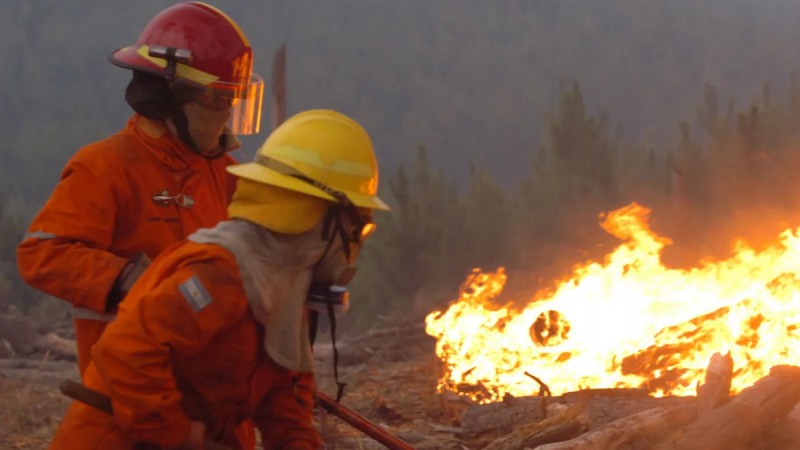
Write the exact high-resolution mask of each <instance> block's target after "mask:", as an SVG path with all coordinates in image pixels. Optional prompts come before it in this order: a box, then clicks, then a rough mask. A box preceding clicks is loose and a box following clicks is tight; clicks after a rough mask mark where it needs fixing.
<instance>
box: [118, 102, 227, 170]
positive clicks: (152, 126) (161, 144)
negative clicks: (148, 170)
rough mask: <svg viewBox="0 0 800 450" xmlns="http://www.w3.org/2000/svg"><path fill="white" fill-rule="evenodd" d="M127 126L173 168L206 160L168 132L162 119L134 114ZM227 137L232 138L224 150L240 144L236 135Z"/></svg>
mask: <svg viewBox="0 0 800 450" xmlns="http://www.w3.org/2000/svg"><path fill="white" fill-rule="evenodd" d="M127 128H128V130H130V131H131V132H132V133H133V134H134V135H136V136H137V137H138V138H139V139H141V140H143V141H144V142H145V144H146V145H145V146H146V147H147V149H148V150H149V151H150V152H151V153H153V154H154V155H155V156H156V157H157V158H158V159H159V160H161V161H162V162H163V163H164V164H166V165H167V166H168V167H169V168H171V169H173V170H185V169H187V168H192V167H196V166H199V165H204V164H206V162H207V161H208V160H207V159H206V158H204V157H202V156H201V155H198V154H197V153H195V152H193V151H191V150H190V149H189V148H188V147H187V146H186V145H185V144H184V143H183V142H181V141H180V139H178V138H177V137H176V136H174V135H173V134H172V133H170V132H169V130H168V129H167V125H166V124H165V123H164V122H163V121H160V120H152V119H148V118H146V117H144V116H141V115H139V114H134V115H133V116H132V117H131V118H130V119H129V120H128V124H127ZM229 138H232V139H228V141H229V142H230V143H231V145H229V147H230V148H228V149H226V151H231V150H234V149H236V148H238V147H239V146H240V145H241V144H240V142H239V140H238V139H236V136H233V135H231V136H229Z"/></svg>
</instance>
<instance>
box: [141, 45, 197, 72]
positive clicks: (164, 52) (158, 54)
mask: <svg viewBox="0 0 800 450" xmlns="http://www.w3.org/2000/svg"><path fill="white" fill-rule="evenodd" d="M147 54H148V55H150V56H152V57H154V58H161V59H163V60H165V61H166V62H167V67H165V68H164V78H166V79H167V80H169V81H173V80H175V78H176V77H177V73H176V71H177V67H178V63H181V64H189V63H191V62H192V51H191V50H188V49H185V48H176V47H165V46H163V45H154V46H152V47H150V49H149V50H148V52H147Z"/></svg>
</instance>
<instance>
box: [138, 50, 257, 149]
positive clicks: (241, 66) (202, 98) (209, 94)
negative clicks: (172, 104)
mask: <svg viewBox="0 0 800 450" xmlns="http://www.w3.org/2000/svg"><path fill="white" fill-rule="evenodd" d="M142 52H144V53H145V54H146V55H147V56H146V57H147V58H148V59H149V60H150V61H151V62H153V63H155V64H157V65H160V66H161V65H163V67H164V73H163V76H164V77H165V78H166V79H167V80H170V81H174V82H176V83H178V84H182V85H183V86H185V87H188V88H190V91H191V92H192V96H191V98H190V99H189V100H190V101H194V102H196V103H198V104H199V105H201V106H203V107H205V108H207V109H209V110H211V111H215V112H224V111H229V112H230V118H229V119H228V121H227V127H228V128H229V129H230V131H231V132H232V133H233V134H236V135H246V134H256V133H258V131H259V128H260V126H261V106H262V103H263V100H264V79H263V78H261V76H260V75H258V74H256V73H253V72H251V65H250V63H251V59H250V57H244V58H241V59H240V60H239V61H238V63H237V67H236V70H235V72H236V73H238V74H244V73H249V74H250V75H249V76H248V77H247V79H245V77H244V76H241V78H239V80H238V81H220V80H219V77H217V76H215V75H213V74H210V73H208V72H204V71H202V70H199V69H197V68H195V67H192V66H191V64H190V63H191V61H192V52H191V51H189V50H187V49H182V48H173V47H163V46H142V48H141V49H140V54H141V53H142ZM142 56H144V54H142ZM156 61H159V62H156ZM161 61H163V62H161Z"/></svg>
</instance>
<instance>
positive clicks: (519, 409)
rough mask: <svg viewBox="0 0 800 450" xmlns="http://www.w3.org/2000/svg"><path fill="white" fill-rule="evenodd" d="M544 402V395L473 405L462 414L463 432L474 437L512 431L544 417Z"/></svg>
mask: <svg viewBox="0 0 800 450" xmlns="http://www.w3.org/2000/svg"><path fill="white" fill-rule="evenodd" d="M544 402H545V399H544V397H518V398H511V399H509V400H508V401H505V402H500V403H490V404H486V405H475V406H471V407H470V408H468V409H467V410H466V411H464V414H463V415H462V416H461V430H462V434H463V435H464V437H466V438H470V439H472V438H475V437H478V436H480V435H482V434H484V433H486V434H491V435H493V436H498V435H505V434H508V433H511V432H512V430H513V428H514V426H515V425H518V424H520V423H529V422H537V421H540V420H542V419H544V418H545V410H544V407H543V406H544Z"/></svg>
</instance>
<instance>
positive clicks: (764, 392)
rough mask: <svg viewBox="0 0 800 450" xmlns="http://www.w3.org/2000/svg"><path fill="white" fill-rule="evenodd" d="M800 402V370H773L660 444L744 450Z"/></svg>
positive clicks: (675, 449)
mask: <svg viewBox="0 0 800 450" xmlns="http://www.w3.org/2000/svg"><path fill="white" fill-rule="evenodd" d="M798 401H800V367H795V366H776V367H773V368H772V370H770V373H769V375H768V376H766V377H764V378H762V379H761V380H759V381H757V382H756V383H755V384H754V385H752V386H751V387H749V388H747V389H745V390H743V391H742V392H741V393H740V394H739V395H737V396H736V397H735V398H734V399H733V400H731V401H730V402H729V403H727V404H726V405H724V406H721V407H719V408H717V409H716V410H714V411H712V412H711V413H710V414H708V415H706V416H705V417H703V418H701V419H699V420H697V421H696V422H695V423H693V424H692V425H691V426H689V427H687V428H686V429H685V430H684V432H683V433H682V436H680V437H678V438H677V439H672V442H664V443H662V444H661V447H659V448H663V449H670V450H717V449H719V450H722V449H724V450H744V449H748V448H756V447H751V446H752V445H753V444H754V443H755V442H756V441H759V440H760V439H761V437H762V434H763V432H764V431H765V430H766V428H767V427H768V426H769V425H770V424H772V423H773V422H775V421H777V420H780V419H783V418H784V417H786V415H787V413H788V412H789V411H790V410H791V409H792V407H793V406H794V405H795V404H797V403H798ZM759 448H760V447H759Z"/></svg>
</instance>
